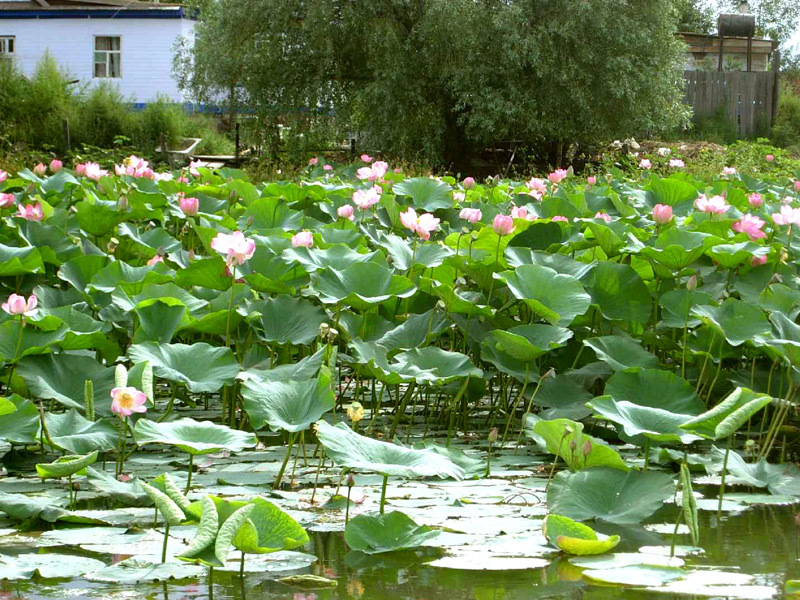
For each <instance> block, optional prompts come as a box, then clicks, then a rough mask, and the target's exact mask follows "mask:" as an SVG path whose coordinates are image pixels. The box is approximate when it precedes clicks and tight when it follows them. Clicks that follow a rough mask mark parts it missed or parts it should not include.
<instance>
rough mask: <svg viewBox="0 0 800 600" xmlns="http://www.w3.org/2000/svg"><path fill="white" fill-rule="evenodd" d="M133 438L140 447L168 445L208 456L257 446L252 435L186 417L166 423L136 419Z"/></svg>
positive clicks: (190, 452)
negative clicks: (145, 445)
mask: <svg viewBox="0 0 800 600" xmlns="http://www.w3.org/2000/svg"><path fill="white" fill-rule="evenodd" d="M133 437H134V439H135V440H136V443H137V444H139V445H140V446H141V445H144V444H167V445H170V446H175V447H176V448H178V449H179V450H181V451H182V452H188V453H189V454H208V453H210V452H218V451H220V450H230V451H231V452H241V451H242V450H244V449H245V448H251V447H253V446H255V445H256V437H255V435H253V434H252V433H246V432H244V431H237V430H235V429H231V428H229V427H226V426H224V425H217V424H216V423H212V422H211V421H195V420H194V419H189V418H183V419H178V420H176V421H169V422H165V423H157V422H155V421H150V420H149V419H139V420H138V421H136V426H135V427H134V429H133Z"/></svg>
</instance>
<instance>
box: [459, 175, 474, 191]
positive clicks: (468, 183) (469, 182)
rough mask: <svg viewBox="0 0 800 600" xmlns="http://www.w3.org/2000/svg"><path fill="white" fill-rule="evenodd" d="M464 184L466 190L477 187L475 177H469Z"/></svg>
mask: <svg viewBox="0 0 800 600" xmlns="http://www.w3.org/2000/svg"><path fill="white" fill-rule="evenodd" d="M462 185H463V187H464V189H465V190H471V189H473V188H474V187H475V179H474V178H472V177H467V178H466V179H465V180H464V183H463V184H462Z"/></svg>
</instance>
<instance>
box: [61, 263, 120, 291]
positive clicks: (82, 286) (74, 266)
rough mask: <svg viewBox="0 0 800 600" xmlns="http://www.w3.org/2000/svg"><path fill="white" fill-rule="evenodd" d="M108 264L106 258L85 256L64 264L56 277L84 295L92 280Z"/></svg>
mask: <svg viewBox="0 0 800 600" xmlns="http://www.w3.org/2000/svg"><path fill="white" fill-rule="evenodd" d="M108 264H109V259H108V257H107V256H101V255H94V254H85V255H83V256H76V257H75V258H72V259H70V260H68V261H67V262H65V263H64V264H63V265H61V268H60V269H59V270H58V273H57V275H58V278H59V279H61V280H62V281H66V282H67V283H69V284H70V285H72V287H74V288H75V289H76V290H77V291H78V292H80V293H81V294H84V293H86V292H87V288H88V287H89V282H90V281H91V280H92V278H93V277H94V276H95V275H97V273H99V272H100V271H101V270H102V269H103V267H105V266H106V265H108Z"/></svg>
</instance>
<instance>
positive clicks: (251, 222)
mask: <svg viewBox="0 0 800 600" xmlns="http://www.w3.org/2000/svg"><path fill="white" fill-rule="evenodd" d="M252 225H253V215H250V216H249V217H247V226H248V227H251V226H252Z"/></svg>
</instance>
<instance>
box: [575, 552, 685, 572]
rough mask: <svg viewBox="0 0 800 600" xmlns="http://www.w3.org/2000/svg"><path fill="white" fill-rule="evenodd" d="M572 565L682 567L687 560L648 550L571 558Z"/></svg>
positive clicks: (595, 567) (587, 566)
mask: <svg viewBox="0 0 800 600" xmlns="http://www.w3.org/2000/svg"><path fill="white" fill-rule="evenodd" d="M569 562H570V564H571V565H575V566H576V567H580V568H582V569H618V568H620V567H630V566H634V565H652V566H656V567H682V566H683V565H684V564H685V561H684V560H683V559H682V558H678V557H677V556H673V557H670V556H668V555H662V554H649V553H646V552H642V551H640V552H615V553H614V554H608V555H606V556H588V557H576V558H570V559H569Z"/></svg>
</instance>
